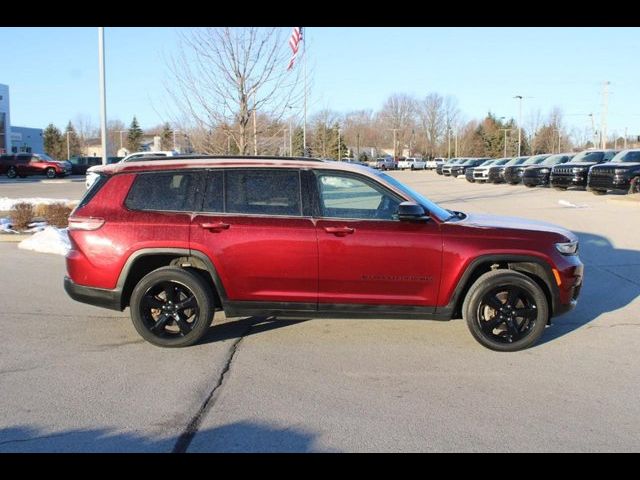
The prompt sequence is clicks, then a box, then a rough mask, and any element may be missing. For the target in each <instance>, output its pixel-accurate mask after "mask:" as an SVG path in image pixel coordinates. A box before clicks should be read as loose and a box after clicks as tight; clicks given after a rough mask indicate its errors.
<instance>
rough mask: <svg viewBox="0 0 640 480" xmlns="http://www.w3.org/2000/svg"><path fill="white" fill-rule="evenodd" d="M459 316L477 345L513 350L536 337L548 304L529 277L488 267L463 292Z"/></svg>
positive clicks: (525, 345)
mask: <svg viewBox="0 0 640 480" xmlns="http://www.w3.org/2000/svg"><path fill="white" fill-rule="evenodd" d="M518 313H520V314H521V315H518ZM462 317H463V318H464V319H465V321H466V322H467V327H468V328H469V331H470V332H471V335H473V337H474V338H475V339H476V340H477V341H478V342H479V343H480V344H481V345H483V346H485V347H487V348H489V349H491V350H496V351H499V352H515V351H518V350H523V349H525V348H528V347H530V346H532V345H533V344H535V343H536V342H537V341H538V340H539V339H540V337H541V336H542V334H543V332H544V329H545V327H546V326H547V323H548V320H549V306H548V303H547V297H546V296H545V294H544V292H543V291H542V289H541V288H540V286H539V285H538V284H537V283H536V282H535V281H534V280H532V279H531V278H529V277H527V276H526V275H524V274H522V273H519V272H514V271H513V270H492V271H490V272H487V273H485V274H483V275H481V276H480V278H478V280H476V281H475V283H474V284H473V285H472V286H471V288H470V289H469V291H468V292H467V296H466V297H465V299H464V303H463V304H462ZM486 317H489V318H486Z"/></svg>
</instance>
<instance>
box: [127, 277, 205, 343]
mask: <svg viewBox="0 0 640 480" xmlns="http://www.w3.org/2000/svg"><path fill="white" fill-rule="evenodd" d="M212 298H213V295H212V293H211V289H210V287H209V286H208V285H207V284H206V283H205V282H204V280H203V279H202V278H201V277H200V276H199V275H197V274H196V273H192V272H190V271H187V270H184V269H181V268H176V267H162V268H159V269H157V270H154V271H153V272H151V273H149V274H147V275H146V276H145V277H144V278H143V279H142V280H140V282H139V283H138V284H137V285H136V287H135V288H134V290H133V292H132V294H131V302H130V307H131V319H132V321H133V325H134V327H135V328H136V330H137V331H138V333H139V334H140V335H141V336H142V337H143V338H144V339H145V340H147V341H148V342H150V343H152V344H154V345H158V346H161V347H185V346H188V345H193V344H194V343H196V342H197V341H198V340H200V339H201V338H202V337H203V336H204V334H205V333H206V332H207V330H208V328H209V325H210V324H211V321H212V319H213V314H214V310H215V309H214V305H213V300H212Z"/></svg>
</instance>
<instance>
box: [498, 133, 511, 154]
mask: <svg viewBox="0 0 640 480" xmlns="http://www.w3.org/2000/svg"><path fill="white" fill-rule="evenodd" d="M500 130H502V131H503V132H504V157H505V158H506V157H507V132H508V131H510V130H511V129H510V128H501V129H500Z"/></svg>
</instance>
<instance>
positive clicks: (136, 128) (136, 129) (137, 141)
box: [127, 115, 143, 152]
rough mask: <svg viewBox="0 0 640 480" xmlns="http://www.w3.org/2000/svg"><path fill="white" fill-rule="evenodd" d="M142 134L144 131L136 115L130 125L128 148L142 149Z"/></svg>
mask: <svg viewBox="0 0 640 480" xmlns="http://www.w3.org/2000/svg"><path fill="white" fill-rule="evenodd" d="M142 135H143V131H142V129H141V128H140V125H138V120H137V119H136V117H135V115H134V116H133V120H132V121H131V126H130V127H129V132H128V133H127V149H128V150H129V151H130V152H139V151H140V148H142Z"/></svg>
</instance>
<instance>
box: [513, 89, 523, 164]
mask: <svg viewBox="0 0 640 480" xmlns="http://www.w3.org/2000/svg"><path fill="white" fill-rule="evenodd" d="M513 98H517V99H518V100H520V105H519V113H518V156H520V153H521V151H522V95H516V96H515V97H513Z"/></svg>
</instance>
